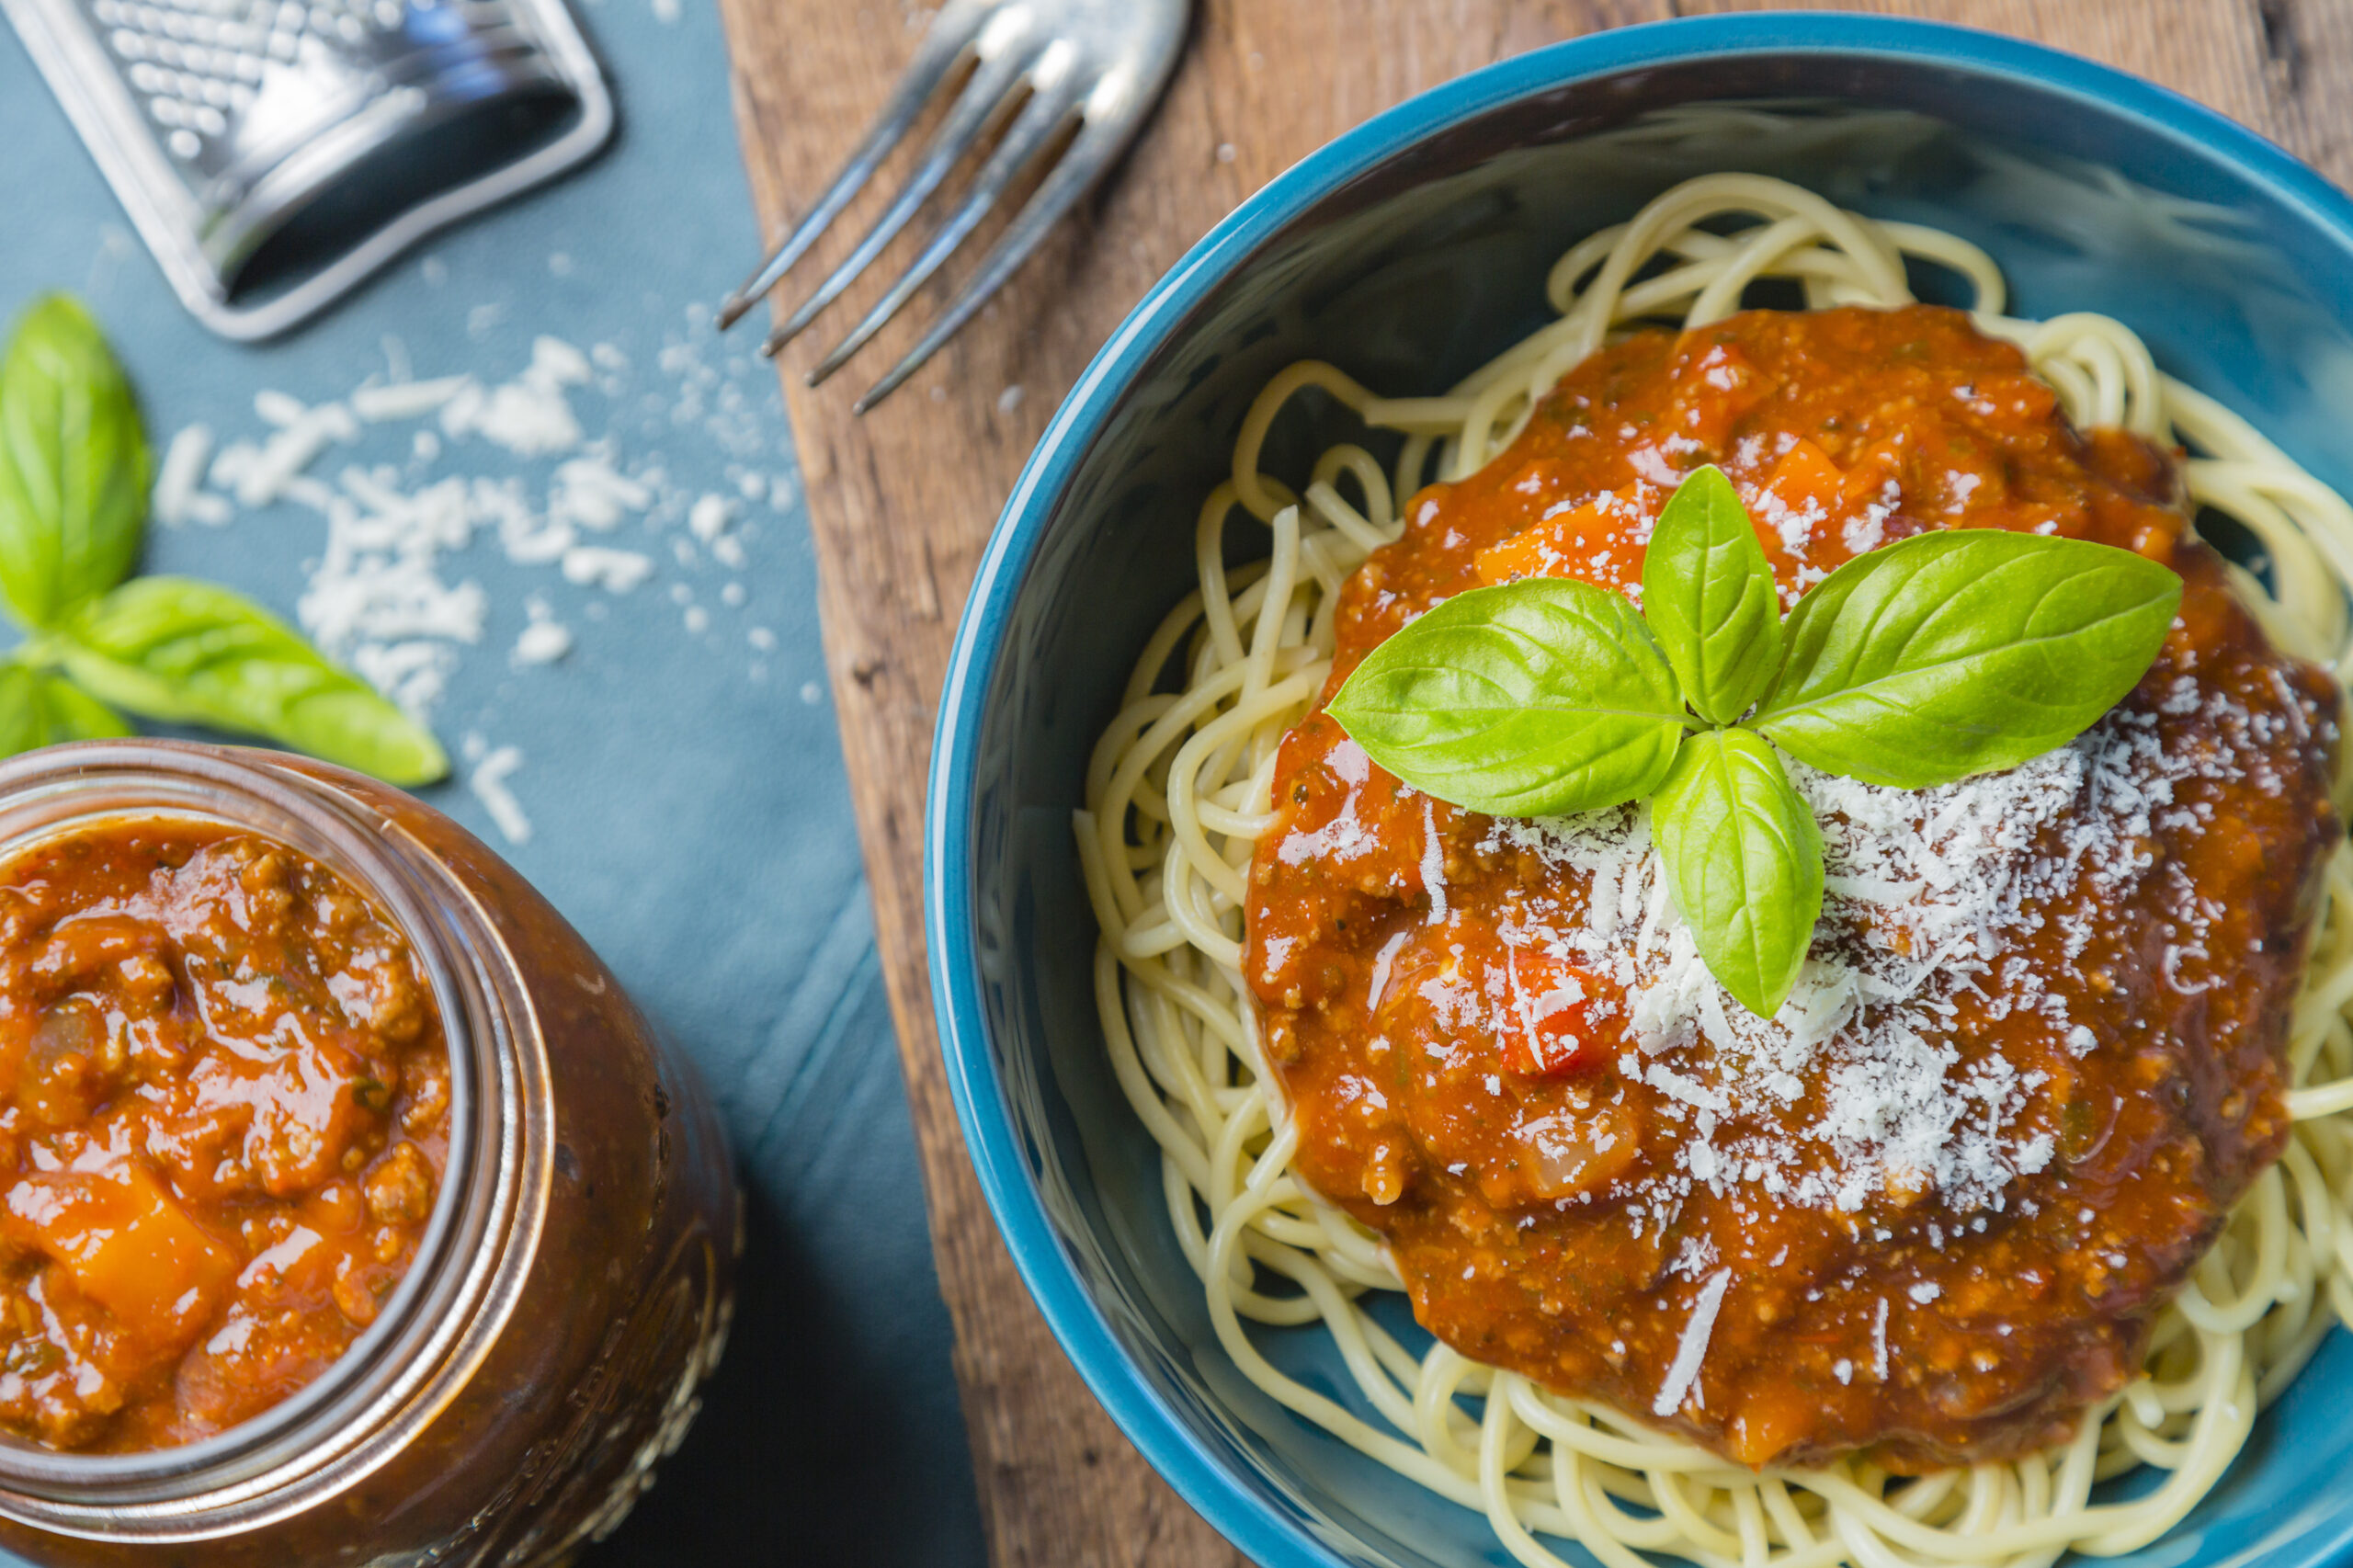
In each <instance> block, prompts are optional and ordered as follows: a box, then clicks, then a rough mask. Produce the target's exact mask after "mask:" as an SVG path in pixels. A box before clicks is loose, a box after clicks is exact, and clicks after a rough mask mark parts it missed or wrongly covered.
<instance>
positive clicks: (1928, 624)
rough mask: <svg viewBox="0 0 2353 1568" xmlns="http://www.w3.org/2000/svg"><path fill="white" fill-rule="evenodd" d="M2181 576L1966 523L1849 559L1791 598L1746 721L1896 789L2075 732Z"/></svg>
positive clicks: (2126, 668) (2123, 671)
mask: <svg viewBox="0 0 2353 1568" xmlns="http://www.w3.org/2000/svg"><path fill="white" fill-rule="evenodd" d="M2180 605H2181V579H2180V578H2179V577H2177V576H2176V575H2175V574H2173V573H2172V572H2170V571H2167V570H2166V569H2165V567H2163V566H2160V565H2158V564H2157V563H2156V562H2154V561H2150V560H2148V559H2146V558H2145V557H2143V556H2139V555H2135V554H2133V553H2132V552H2131V551H2127V550H2117V549H2115V548H2113V547H2111V546H2109V545H2103V544H2093V543H2090V542H2088V541H2086V540H2070V539H2052V538H2049V537H2046V536H2044V535H2040V534H2023V533H2009V532H2006V531H2002V530H1999V529H1990V528H1966V529H1958V530H1954V531H1951V532H1945V533H1927V534H1918V535H1915V536H1914V537H1913V538H1911V539H1907V540H1903V541H1902V542H1900V543H1897V544H1893V545H1889V546H1886V547H1885V548H1883V549H1880V550H1875V551H1870V553H1869V554H1867V555H1862V556H1859V557H1857V558H1856V559H1855V560H1853V561H1850V562H1847V564H1846V565H1844V566H1841V567H1840V568H1838V570H1837V571H1836V572H1833V573H1832V574H1830V575H1829V576H1828V577H1825V578H1824V579H1823V581H1822V582H1821V583H1819V584H1818V585H1815V587H1814V589H1813V592H1811V593H1809V594H1807V595H1806V597H1804V598H1802V599H1801V600H1799V601H1798V606H1797V608H1795V609H1793V610H1791V611H1790V620H1789V625H1788V627H1787V628H1786V631H1787V637H1788V642H1789V658H1788V662H1787V663H1786V664H1785V665H1783V666H1782V670H1781V678H1780V681H1779V685H1778V686H1776V687H1775V688H1774V689H1773V691H1772V693H1771V694H1770V695H1769V696H1768V697H1767V698H1766V699H1765V705H1764V707H1763V709H1762V710H1759V711H1758V712H1757V714H1756V717H1755V718H1754V719H1753V720H1752V721H1751V723H1752V725H1753V727H1754V728H1756V729H1757V730H1760V731H1762V732H1764V733H1766V734H1768V735H1769V736H1771V737H1772V738H1773V740H1774V742H1775V743H1776V744H1779V745H1780V746H1782V747H1783V748H1784V749H1786V750H1787V751H1788V752H1789V753H1790V755H1791V756H1795V757H1798V758H1800V759H1801V760H1802V761H1804V762H1808V763H1811V764H1813V766H1814V767H1819V768H1822V769H1824V771H1825V772H1830V773H1838V774H1844V775H1845V776H1846V777H1847V778H1859V779H1861V780H1862V781H1863V782H1865V783H1867V784H1893V785H1896V786H1898V787H1900V788H1903V789H1907V790H1920V789H1927V788H1928V787H1930V786H1932V785H1937V784H1949V783H1950V782H1952V781H1953V780H1954V779H1956V778H1967V777H1968V776H1969V775H1971V774H1972V773H1984V772H1988V771H1992V770H1995V769H1998V768H2005V767H2017V766H2018V764H2019V763H2022V762H2024V761H2026V760H2027V759H2028V758H2029V757H2034V756H2040V755H2041V754H2042V753H2044V752H2046V751H2049V750H2051V749H2052V748H2053V747H2055V746H2062V745H2064V744H2067V743H2068V742H2069V741H2071V740H2073V739H2075V736H2077V735H2078V734H2081V733H2083V732H2084V731H2085V730H2086V729H2087V728H2089V727H2090V725H2091V724H2092V723H2093V722H2095V721H2097V719H2098V718H2099V716H2100V715H2101V714H2103V713H2105V712H2107V711H2108V710H2109V709H2110V708H2112V707H2114V706H2115V705H2116V704H2117V702H2118V701H2119V700H2120V699H2122V698H2123V696H2124V695H2125V693H2127V692H2129V691H2131V689H2132V687H2134V685H2136V684H2137V683H2138V682H2139V681H2140V679H2141V676H2143V675H2144V674H2145V673H2147V671H2148V668H2149V665H2150V663H2151V661H2153V660H2154V659H2155V657H2156V656H2157V651H2158V649H2159V648H2160V647H2161V646H2162V645H2163V644H2164V642H2165V631H2166V630H2167V629H2168V628H2169V627H2171V626H2172V624H2173V618H2174V612H2175V611H2176V610H2177V608H2180Z"/></svg>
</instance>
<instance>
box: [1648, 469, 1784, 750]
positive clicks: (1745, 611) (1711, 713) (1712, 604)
mask: <svg viewBox="0 0 2353 1568" xmlns="http://www.w3.org/2000/svg"><path fill="white" fill-rule="evenodd" d="M1643 619H1645V620H1647V621H1649V622H1650V625H1651V631H1652V632H1653V633H1654V635H1655V636H1656V637H1657V638H1658V645H1659V647H1660V648H1661V649H1662V650H1664V651H1665V654H1666V662H1667V663H1668V664H1670V665H1673V666H1674V667H1675V677H1676V679H1677V680H1679V681H1681V682H1682V683H1683V696H1684V699H1685V700H1687V701H1688V702H1689V703H1690V704H1691V708H1692V711H1694V712H1696V713H1698V714H1699V717H1701V718H1702V719H1705V720H1708V721H1709V722H1711V723H1717V724H1729V723H1731V722H1733V721H1734V720H1736V719H1738V718H1739V717H1740V716H1741V715H1742V714H1743V713H1745V712H1747V711H1748V710H1749V709H1750V708H1751V707H1752V706H1754V705H1755V703H1756V699H1758V698H1760V697H1762V696H1764V695H1765V691H1766V688H1767V687H1769V686H1771V685H1772V684H1773V676H1774V673H1775V672H1776V671H1777V670H1778V669H1779V667H1780V662H1781V599H1780V594H1779V590H1778V589H1777V588H1776V587H1775V586H1774V584H1773V568H1772V567H1771V566H1769V565H1768V564H1767V563H1766V561H1765V551H1764V549H1763V547H1762V546H1760V545H1759V544H1758V543H1757V542H1756V525H1755V524H1753V523H1751V522H1750V521H1749V520H1748V511H1747V508H1745V507H1744V506H1742V505H1741V504H1740V496H1739V494H1737V493H1736V492H1734V491H1733V487H1732V481H1731V480H1729V479H1726V478H1725V477H1724V475H1723V471H1722V469H1720V468H1717V467H1715V466H1714V465H1712V464H1711V465H1710V466H1708V467H1706V468H1703V469H1700V470H1699V471H1698V472H1694V473H1693V474H1692V475H1691V476H1690V477H1689V478H1688V479H1686V480H1685V481H1684V482H1683V483H1681V484H1679V485H1677V487H1676V491H1675V494H1673V495H1672V496H1670V497H1669V498H1668V500H1667V503H1666V506H1665V510H1663V511H1661V512H1660V513H1659V517H1658V527H1657V528H1656V529H1654V531H1653V532H1652V534H1651V542H1650V547H1649V551H1648V552H1647V553H1646V554H1645V555H1644V556H1643Z"/></svg>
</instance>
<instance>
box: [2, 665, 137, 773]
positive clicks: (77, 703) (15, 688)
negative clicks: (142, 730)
mask: <svg viewBox="0 0 2353 1568" xmlns="http://www.w3.org/2000/svg"><path fill="white" fill-rule="evenodd" d="M129 733H131V726H130V725H129V724H126V723H124V722H123V721H122V715H120V714H119V713H117V712H116V711H115V710H113V709H111V708H108V706H107V705H106V704H105V703H103V702H100V701H99V700H98V699H97V698H95V697H92V696H91V695H90V694H89V693H88V692H86V691H84V690H83V689H82V688H81V687H77V686H75V685H74V683H73V682H72V681H70V680H67V679H65V678H64V677H63V676H57V675H52V674H51V673H49V672H48V671H46V670H37V669H33V668H31V667H29V666H28V665H13V664H12V665H0V756H16V755H17V753H18V752H21V751H33V750H36V749H38V748H40V747H41V746H49V745H55V744H58V743H59V742H61V741H98V740H108V739H110V738H112V737H114V736H116V735H127V734H129Z"/></svg>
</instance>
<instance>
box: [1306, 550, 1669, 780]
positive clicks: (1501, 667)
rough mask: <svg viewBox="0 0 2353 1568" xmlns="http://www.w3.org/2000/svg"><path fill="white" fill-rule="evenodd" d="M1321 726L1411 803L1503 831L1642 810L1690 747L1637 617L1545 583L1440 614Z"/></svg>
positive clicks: (1407, 633) (1380, 651) (1372, 671)
mask: <svg viewBox="0 0 2353 1568" xmlns="http://www.w3.org/2000/svg"><path fill="white" fill-rule="evenodd" d="M1330 711H1331V714H1332V717H1333V718H1334V719H1336V720H1337V721H1338V722H1339V723H1340V727H1341V728H1343V729H1345V730H1346V731H1347V733H1348V734H1349V735H1350V736H1351V737H1353V738H1354V739H1355V741H1356V743H1357V744H1358V745H1360V746H1362V747H1364V749H1365V751H1366V753H1367V754H1368V755H1370V756H1371V758H1372V759H1373V761H1375V762H1377V763H1379V764H1381V767H1385V768H1387V769H1388V770H1389V771H1390V772H1392V773H1393V774H1395V775H1396V776H1397V777H1398V778H1402V779H1404V781H1405V782H1406V783H1408V784H1410V785H1412V786H1413V787H1414V788H1415V789H1416V790H1422V791H1424V792H1425V793H1427V794H1431V795H1435V796H1437V797H1438V799H1439V800H1441V801H1451V802H1452V803H1454V804H1455V805H1458V806H1465V807H1468V808H1470V809H1471V810H1472V811H1479V812H1491V813H1493V814H1495V815H1497V816H1557V815H1561V814H1564V813H1566V812H1584V811H1594V810H1597V809H1598V808H1600V807H1603V806H1614V805H1618V804H1620V803H1621V802H1623V801H1631V800H1637V799H1639V798H1641V797H1642V796H1643V795H1647V794H1649V793H1650V792H1651V791H1652V790H1655V789H1657V788H1658V785H1659V781H1660V780H1661V779H1663V778H1665V777H1666V770H1667V768H1668V767H1670V766H1672V765H1673V763H1674V761H1675V748H1676V744H1677V742H1678V741H1680V740H1681V739H1682V736H1683V720H1682V714H1683V699H1682V698H1681V697H1680V696H1679V695H1678V694H1677V691H1676V689H1675V672H1674V671H1672V670H1670V669H1669V668H1667V664H1666V660H1665V658H1664V657H1662V656H1661V655H1660V653H1659V651H1658V647H1657V645H1656V644H1655V643H1654V642H1652V641H1651V635H1650V632H1649V631H1648V629H1647V628H1645V627H1644V626H1643V618H1642V617H1641V616H1640V615H1639V614H1637V613H1636V612H1635V609H1634V607H1633V606H1632V605H1631V603H1629V602H1628V601H1627V600H1626V598H1625V597H1623V596H1622V595H1619V594H1613V593H1609V592H1607V591H1606V590H1604V589H1600V588H1597V587H1595V586H1593V585H1591V584H1588V583H1574V582H1563V581H1561V580H1558V579H1554V578H1544V577H1530V578H1524V579H1522V580H1520V581H1518V582H1516V583H1506V584H1502V585H1498V586H1495V587H1490V588H1473V589H1472V590H1471V591H1470V592H1468V593H1465V594H1461V595H1458V596H1456V597H1453V598H1450V599H1449V600H1447V601H1446V602H1445V603H1444V604H1441V605H1439V606H1438V608H1435V609H1433V610H1431V611H1429V612H1428V613H1427V615H1424V616H1422V617H1421V618H1420V619H1417V620H1415V621H1414V622H1413V623H1412V624H1411V625H1409V626H1407V627H1405V628H1404V630H1403V631H1399V632H1397V634H1396V635H1394V636H1392V637H1391V638H1390V639H1389V640H1388V641H1387V642H1383V643H1381V645H1380V646H1379V647H1377V648H1375V649H1374V650H1373V651H1372V652H1371V653H1369V654H1367V655H1366V656H1365V660H1364V663H1362V664H1360V665H1358V666H1357V667H1356V669H1355V670H1354V671H1353V672H1352V673H1351V674H1350V675H1349V676H1348V678H1347V683H1346V684H1345V685H1343V686H1342V687H1340V689H1339V691H1338V692H1337V693H1336V695H1335V696H1334V697H1333V699H1332V704H1331V710H1330Z"/></svg>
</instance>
